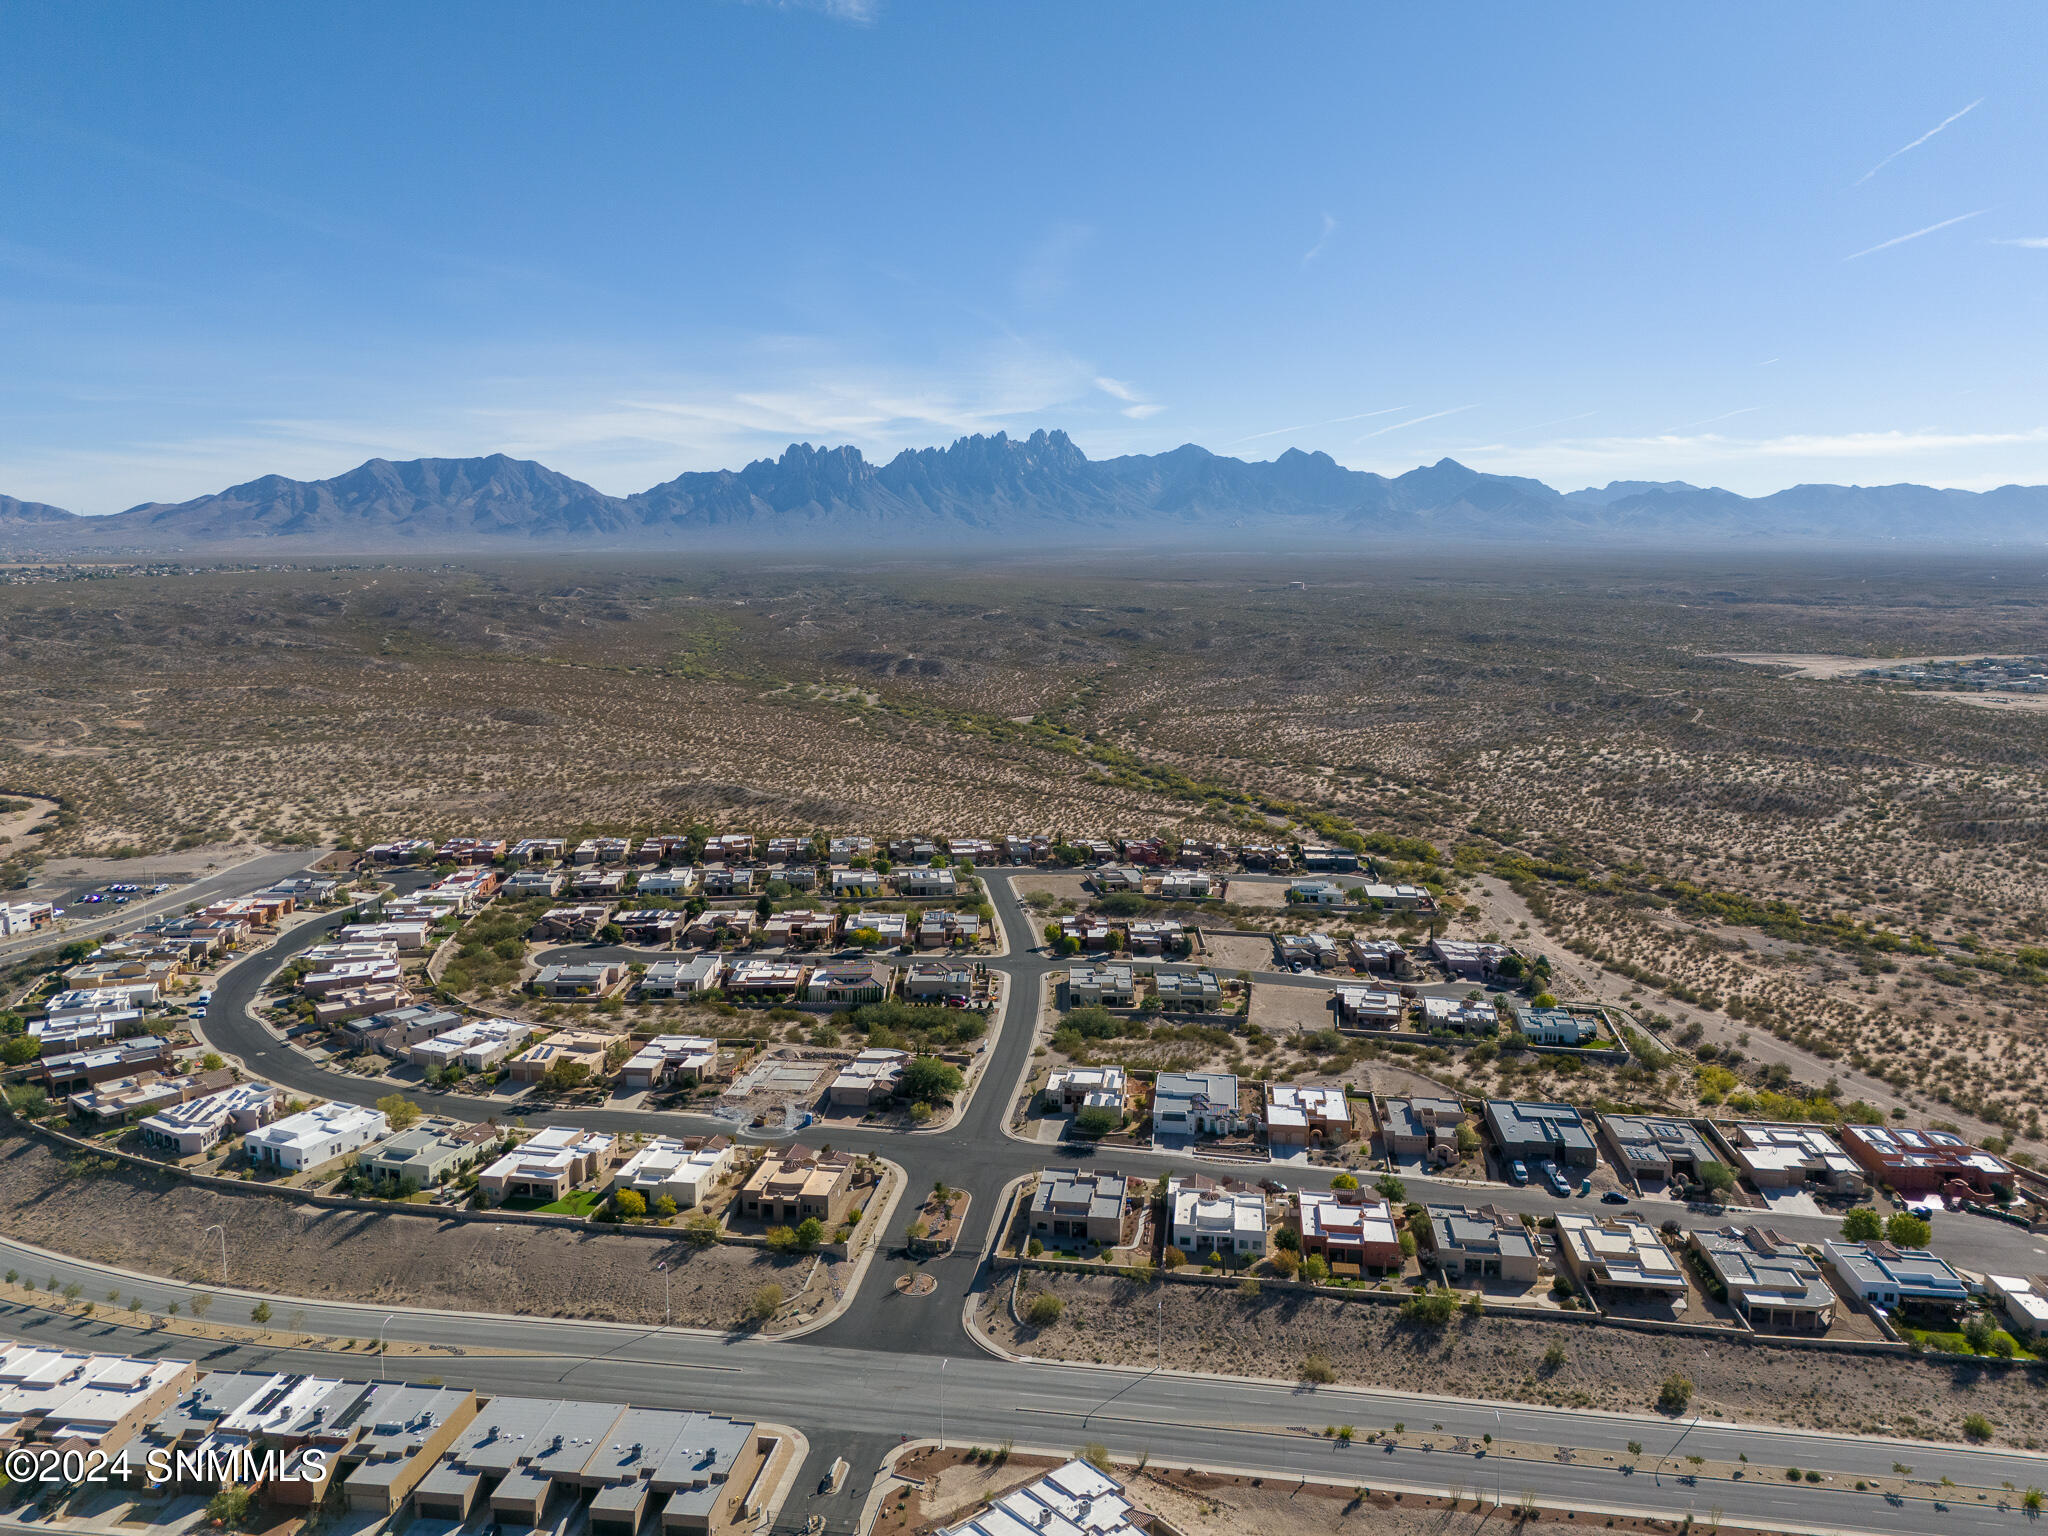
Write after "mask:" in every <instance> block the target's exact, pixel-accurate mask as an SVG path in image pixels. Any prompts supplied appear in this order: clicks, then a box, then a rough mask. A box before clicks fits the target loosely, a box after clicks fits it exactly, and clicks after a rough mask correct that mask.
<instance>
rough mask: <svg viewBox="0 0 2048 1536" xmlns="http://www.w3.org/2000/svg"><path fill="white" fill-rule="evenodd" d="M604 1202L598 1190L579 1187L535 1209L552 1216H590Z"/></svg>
mask: <svg viewBox="0 0 2048 1536" xmlns="http://www.w3.org/2000/svg"><path fill="white" fill-rule="evenodd" d="M603 1203H604V1196H603V1195H601V1194H599V1193H597V1191H595V1190H590V1189H579V1190H577V1191H576V1192H575V1193H574V1194H569V1195H564V1196H563V1197H562V1198H561V1199H559V1200H550V1201H549V1202H548V1203H547V1204H546V1205H537V1206H534V1207H533V1209H534V1210H537V1211H542V1212H545V1213H546V1214H547V1215H550V1216H588V1215H589V1214H590V1213H591V1212H592V1211H594V1210H596V1209H597V1208H598V1206H599V1205H601V1204H603ZM507 1204H510V1202H509V1201H508V1202H507Z"/></svg>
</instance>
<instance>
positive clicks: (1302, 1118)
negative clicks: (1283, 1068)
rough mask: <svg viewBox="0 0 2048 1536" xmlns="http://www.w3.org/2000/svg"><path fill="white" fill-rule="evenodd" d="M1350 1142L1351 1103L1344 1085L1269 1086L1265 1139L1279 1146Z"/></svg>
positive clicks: (1328, 1145) (1271, 1084) (1331, 1145)
mask: <svg viewBox="0 0 2048 1536" xmlns="http://www.w3.org/2000/svg"><path fill="white" fill-rule="evenodd" d="M1350 1139H1351V1104H1350V1102H1349V1101H1348V1100H1347V1099H1346V1098H1345V1096H1344V1089H1343V1088H1342V1086H1341V1085H1340V1086H1338V1087H1335V1088H1330V1087H1319V1088H1311V1087H1302V1086H1299V1085H1297V1084H1294V1083H1268V1084H1267V1085H1266V1140H1267V1142H1268V1143H1269V1144H1270V1145H1272V1146H1276V1147H1310V1146H1315V1147H1334V1146H1337V1145H1339V1144H1341V1143H1343V1142H1346V1141H1349V1140H1350Z"/></svg>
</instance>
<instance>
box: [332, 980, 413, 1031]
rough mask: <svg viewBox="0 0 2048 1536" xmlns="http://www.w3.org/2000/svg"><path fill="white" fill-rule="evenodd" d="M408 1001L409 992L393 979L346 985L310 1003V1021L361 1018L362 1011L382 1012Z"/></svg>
mask: <svg viewBox="0 0 2048 1536" xmlns="http://www.w3.org/2000/svg"><path fill="white" fill-rule="evenodd" d="M411 1001H412V994H411V993H410V992H408V991H406V990H405V988H403V987H401V986H398V985H397V984H395V983H393V982H379V983H376V984H374V985H371V986H367V987H348V988H345V989H344V990H342V991H340V992H330V993H328V994H327V996H325V997H323V998H321V999H320V1000H319V1001H318V1002H316V1003H315V1004H313V1022H314V1023H316V1024H343V1023H346V1022H347V1021H348V1020H350V1019H360V1018H362V1017H363V1016H364V1015H365V1014H371V1013H384V1012H387V1011H388V1010H390V1009H393V1008H402V1007H404V1006H405V1005H406V1004H408V1003H410V1002H411Z"/></svg>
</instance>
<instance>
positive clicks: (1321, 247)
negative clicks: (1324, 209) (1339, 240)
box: [1301, 213, 1337, 267]
mask: <svg viewBox="0 0 2048 1536" xmlns="http://www.w3.org/2000/svg"><path fill="white" fill-rule="evenodd" d="M1336 233H1337V221H1336V220H1335V219H1333V218H1331V217H1330V215H1329V214H1327V213H1326V214H1324V215H1323V232H1322V233H1321V234H1320V235H1318V236H1316V243H1315V244H1314V245H1312V246H1310V247H1309V248H1308V249H1307V250H1306V251H1304V252H1302V255H1301V264H1302V265H1303V266H1304V267H1305V266H1307V265H1308V264H1309V263H1310V262H1312V261H1314V260H1315V259H1316V258H1317V257H1318V256H1320V255H1322V254H1323V252H1324V251H1325V250H1326V249H1327V248H1328V247H1329V244H1330V237H1331V236H1332V235H1334V234H1336Z"/></svg>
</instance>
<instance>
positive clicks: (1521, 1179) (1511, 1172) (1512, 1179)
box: [1508, 1161, 1529, 1185]
mask: <svg viewBox="0 0 2048 1536" xmlns="http://www.w3.org/2000/svg"><path fill="white" fill-rule="evenodd" d="M1508 1182H1509V1183H1510V1184H1514V1185H1522V1184H1526V1183H1528V1182H1529V1165H1528V1164H1527V1163H1524V1162H1520V1161H1516V1162H1512V1163H1509V1164H1508Z"/></svg>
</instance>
